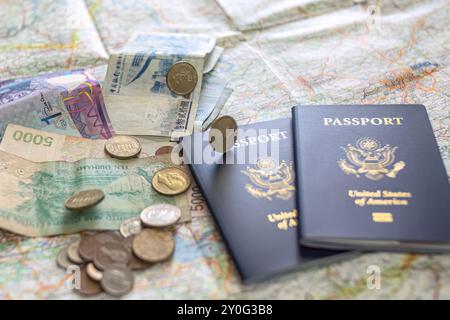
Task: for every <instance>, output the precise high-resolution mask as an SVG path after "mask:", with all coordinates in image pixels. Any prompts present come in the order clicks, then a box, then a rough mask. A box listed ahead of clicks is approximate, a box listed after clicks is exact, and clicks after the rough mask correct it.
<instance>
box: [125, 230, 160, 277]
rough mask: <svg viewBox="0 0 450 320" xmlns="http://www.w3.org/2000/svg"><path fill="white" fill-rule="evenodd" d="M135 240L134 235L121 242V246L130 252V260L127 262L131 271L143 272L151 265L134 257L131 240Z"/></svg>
mask: <svg viewBox="0 0 450 320" xmlns="http://www.w3.org/2000/svg"><path fill="white" fill-rule="evenodd" d="M134 238H135V235H131V236H129V237H127V238H125V239H123V240H122V244H123V245H125V247H127V249H128V250H129V251H130V254H131V258H130V261H129V262H128V267H129V268H130V269H131V270H144V269H147V268H149V267H151V266H152V265H153V264H152V263H150V262H147V261H144V260H141V259H139V258H138V257H136V255H135V254H134V253H133V240H134Z"/></svg>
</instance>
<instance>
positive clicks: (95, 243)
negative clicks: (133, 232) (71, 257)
mask: <svg viewBox="0 0 450 320" xmlns="http://www.w3.org/2000/svg"><path fill="white" fill-rule="evenodd" d="M120 240H121V239H120V237H119V236H118V235H116V234H115V233H113V232H99V233H96V234H92V235H83V236H82V237H81V240H80V245H79V247H78V252H79V254H80V256H81V258H83V260H85V261H92V260H93V259H94V254H95V251H96V250H97V248H98V247H100V246H101V245H103V244H104V243H106V242H113V241H120Z"/></svg>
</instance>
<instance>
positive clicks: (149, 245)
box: [133, 229, 175, 262]
mask: <svg viewBox="0 0 450 320" xmlns="http://www.w3.org/2000/svg"><path fill="white" fill-rule="evenodd" d="M174 250H175V241H174V240H173V236H172V233H171V232H169V231H166V230H160V229H144V230H142V231H141V233H139V234H138V235H137V236H136V237H135V238H134V240H133V252H134V254H135V255H136V256H137V257H138V258H139V259H141V260H144V261H147V262H159V261H164V260H166V259H167V258H169V257H170V256H171V255H172V253H173V251H174Z"/></svg>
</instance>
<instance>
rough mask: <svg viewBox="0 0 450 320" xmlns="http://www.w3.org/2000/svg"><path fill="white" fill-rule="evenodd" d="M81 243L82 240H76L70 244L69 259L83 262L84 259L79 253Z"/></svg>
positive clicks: (79, 262)
mask: <svg viewBox="0 0 450 320" xmlns="http://www.w3.org/2000/svg"><path fill="white" fill-rule="evenodd" d="M79 245H80V241H75V242H73V243H72V244H70V245H69V247H68V248H67V257H68V258H69V260H70V261H71V262H73V263H75V264H83V262H84V260H83V259H82V258H81V257H80V254H79V253H78V247H79Z"/></svg>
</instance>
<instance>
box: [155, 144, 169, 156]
mask: <svg viewBox="0 0 450 320" xmlns="http://www.w3.org/2000/svg"><path fill="white" fill-rule="evenodd" d="M172 150H173V146H162V147H160V148H159V149H158V150H156V151H155V156H159V155H162V154H169V153H171V152H172Z"/></svg>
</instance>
